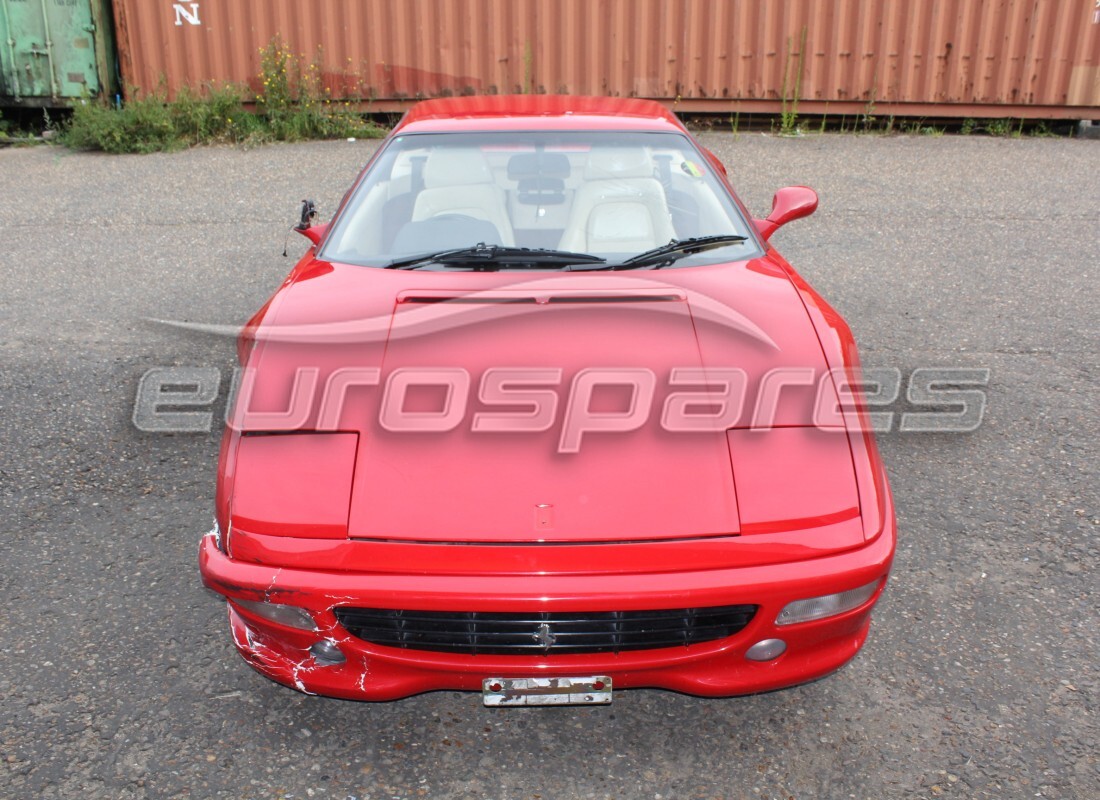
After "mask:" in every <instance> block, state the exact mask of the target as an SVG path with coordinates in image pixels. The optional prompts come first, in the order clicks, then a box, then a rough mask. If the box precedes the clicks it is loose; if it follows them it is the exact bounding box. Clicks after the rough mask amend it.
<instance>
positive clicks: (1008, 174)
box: [0, 134, 1100, 800]
mask: <svg viewBox="0 0 1100 800" xmlns="http://www.w3.org/2000/svg"><path fill="white" fill-rule="evenodd" d="M703 138H704V140H705V142H706V143H707V144H708V145H709V146H710V147H712V148H713V149H714V150H715V151H716V152H717V154H718V155H719V156H720V157H721V158H722V159H723V161H724V162H725V163H726V164H727V165H729V169H730V175H731V178H732V180H733V182H734V184H735V185H736V186H738V187H739V189H740V192H741V194H742V197H743V198H744V199H745V200H746V202H747V203H748V204H749V206H750V207H751V208H752V209H753V210H755V211H757V212H758V213H761V212H765V211H766V210H767V209H768V208H769V203H770V197H771V192H772V191H773V190H774V189H775V188H777V187H779V186H783V185H787V184H792V183H805V184H808V185H811V186H814V187H815V188H817V190H818V191H819V193H820V195H821V207H820V210H819V212H818V213H817V214H816V215H815V216H814V217H811V218H810V219H807V220H803V221H799V222H797V223H794V224H792V225H791V226H790V227H789V228H787V229H785V230H783V231H781V232H780V233H779V234H777V236H776V238H775V242H776V244H777V246H778V247H779V248H780V250H781V251H782V252H783V253H784V255H785V256H787V258H788V259H789V260H790V261H792V262H793V263H794V264H795V265H796V266H797V267H798V268H799V269H800V271H801V272H802V273H803V274H804V275H805V276H806V277H807V278H808V279H809V280H810V281H811V283H813V284H814V285H815V287H816V288H818V290H819V291H821V292H822V293H823V294H824V295H825V296H826V297H828V298H829V299H830V300H831V301H832V302H833V304H834V305H835V306H836V307H837V308H838V310H840V311H841V313H843V314H844V315H845V316H846V318H847V319H848V321H849V322H850V324H851V325H852V328H853V329H854V331H855V333H856V336H857V338H858V340H859V341H860V343H861V346H862V352H863V355H864V360H865V362H866V363H867V364H869V365H875V366H890V367H894V366H896V367H899V368H900V369H902V370H903V371H904V372H906V373H908V371H910V370H912V369H913V368H916V367H921V366H935V367H940V366H973V367H988V368H990V369H991V370H992V378H991V380H990V384H989V387H988V410H987V414H986V419H985V423H984V424H983V426H982V427H981V428H980V429H979V430H977V431H976V432H974V433H971V434H966V435H946V434H943V435H929V434H901V433H897V432H894V433H890V434H884V435H882V436H881V437H880V446H881V449H882V451H883V454H884V457H885V459H886V462H887V466H888V470H889V474H890V478H891V480H892V484H893V489H894V493H895V498H896V502H897V510H898V522H899V530H900V538H899V548H898V554H897V559H896V562H895V567H894V573H893V577H892V579H891V583H890V585H889V588H888V590H887V593H886V595H885V596H884V598H883V600H882V602H881V603H880V605H879V607H878V609H877V610H876V613H875V622H874V624H873V626H872V631H871V637H870V640H869V641H868V644H867V645H866V647H865V649H864V650H863V651H862V653H861V654H860V655H859V656H858V657H857V658H856V660H855V661H854V662H852V663H851V664H850V665H849V666H848V667H846V668H845V669H843V670H842V671H840V672H839V673H837V674H836V675H834V676H832V677H829V678H827V679H825V680H823V681H820V682H818V683H815V684H812V685H809V686H804V687H800V688H796V689H791V690H788V691H784V692H779V693H774V694H769V695H761V696H756V697H748V698H735V699H728V700H704V699H698V698H692V697H686V696H682V695H678V694H673V693H669V692H660V691H646V690H639V691H632V692H624V693H621V694H619V695H618V696H617V698H616V700H615V703H614V705H613V706H611V707H610V708H563V709H545V710H507V711H499V710H497V711H494V710H489V709H484V708H482V707H481V705H480V700H479V698H478V697H477V696H476V695H471V694H461V693H448V692H442V693H433V694H428V695H423V696H419V697H415V698H411V699H407V700H403V701H400V702H395V703H386V704H362V703H353V702H345V701H338V700H326V699H321V698H315V697H307V696H305V695H301V694H298V693H296V692H294V691H291V690H289V689H285V688H282V687H280V686H277V685H275V684H273V683H271V682H269V681H267V680H266V679H265V678H263V677H261V676H260V675H258V674H256V673H254V672H253V671H252V670H251V669H250V668H249V667H248V666H247V665H246V664H245V663H244V662H243V661H242V660H241V659H240V658H239V657H238V656H237V655H236V653H235V651H234V650H233V648H232V647H231V644H230V639H229V634H228V630H227V625H226V619H225V609H224V605H223V604H222V603H220V602H218V601H217V600H216V599H215V598H213V597H212V596H211V595H209V594H207V593H206V592H204V591H203V590H202V589H201V587H200V583H199V576H198V569H197V566H196V550H197V544H198V541H199V537H200V535H201V533H203V532H204V531H206V530H207V529H208V528H209V526H210V518H211V508H212V502H213V486H214V471H215V457H216V452H217V443H218V436H217V434H216V433H211V434H210V435H202V434H199V435H174V436H169V435H154V434H143V433H140V432H138V431H137V430H135V429H134V427H133V426H132V424H131V422H130V414H131V412H132V408H133V402H134V396H135V391H136V389H137V384H138V379H139V377H140V376H141V375H142V373H143V372H144V371H145V370H147V369H149V368H150V367H154V366H167V365H175V364H184V365H200V366H215V367H218V368H219V369H221V370H222V371H223V376H224V377H225V379H226V382H228V376H229V370H230V369H231V367H232V363H233V352H232V347H231V345H230V344H229V343H228V342H226V341H224V340H221V339H218V338H216V337H208V336H202V335H196V334H189V333H183V332H180V331H178V330H174V329H171V328H167V327H164V326H161V325H158V324H155V323H151V322H148V321H146V320H147V319H148V318H157V319H179V320H191V321H196V322H215V323H234V324H236V323H241V322H243V321H244V320H245V319H246V318H247V317H248V316H249V315H250V314H251V313H252V312H253V311H254V310H255V309H257V308H258V307H259V306H260V304H261V303H262V302H263V301H264V300H265V299H266V298H267V296H268V295H269V294H270V293H271V292H272V291H273V290H274V289H275V287H276V286H278V284H279V283H280V281H281V280H282V278H283V277H284V275H285V274H286V272H287V270H288V269H289V268H290V266H291V263H292V260H287V259H283V258H282V257H280V252H281V249H282V245H283V237H284V233H285V231H286V229H287V226H288V225H289V223H290V222H291V220H292V218H293V216H294V214H295V212H296V207H297V202H298V200H299V199H301V198H302V197H306V196H311V197H315V198H317V200H318V203H319V205H320V207H321V209H322V210H326V209H328V210H331V209H332V208H333V207H334V206H335V204H336V203H337V201H338V200H339V198H340V196H341V194H342V193H343V191H344V189H345V188H346V187H347V186H348V185H349V183H350V182H351V180H352V179H353V178H354V176H355V174H356V172H357V170H358V168H359V167H360V166H361V165H362V163H363V162H364V161H365V159H366V158H367V156H368V154H369V153H370V152H371V150H372V148H373V147H374V144H373V143H369V142H357V143H348V142H333V143H317V144H305V145H297V146H273V147H265V148H261V149H256V150H251V151H239V150H235V149H230V148H201V149H196V150H193V151H188V152H183V153H178V154H172V155H153V156H141V157H109V156H101V155H78V154H72V153H69V152H67V151H65V150H63V149H59V148H47V147H40V148H35V149H9V150H2V151H0V189H2V191H0V219H2V220H3V221H4V222H3V224H2V232H3V233H2V236H0V329H2V331H3V336H2V337H0V364H2V369H0V403H2V411H0V533H2V536H0V598H2V600H0V697H2V704H0V798H32V797H43V798H72V797H80V798H144V797H188V796H190V797H200V798H213V797H219V798H220V797H225V798H270V797H295V798H304V797H320V798H346V797H349V796H351V797H355V798H360V799H361V798H416V797H459V798H465V797H469V798H502V799H503V798H547V799H552V798H573V797H593V798H605V797H608V798H611V797H614V798H652V799H653V800H669V799H671V798H712V797H713V798H741V797H748V798H756V797H761V798H791V797H793V798H800V799H801V798H818V797H820V798H870V799H871V800H878V799H879V798H924V797H959V798H1024V797H1029V798H1030V797H1041V798H1087V797H1097V796H1100V762H1098V751H1097V747H1096V743H1097V742H1098V741H1100V730H1098V725H1097V718H1096V714H1097V700H1098V698H1097V690H1098V683H1097V656H1098V653H1097V635H1098V634H1097V630H1098V625H1097V623H1098V611H1097V609H1098V606H1100V597H1098V591H1097V589H1098V585H1100V583H1098V581H1097V578H1096V574H1095V573H1096V567H1097V553H1098V545H1097V532H1098V530H1100V527H1098V524H1100V488H1098V487H1100V480H1098V468H1097V466H1098V463H1100V453H1098V444H1097V441H1098V438H1100V437H1098V434H1100V425H1098V423H1097V417H1096V414H1097V409H1098V406H1100V403H1098V402H1097V401H1098V393H1097V389H1098V384H1100V359H1098V353H1100V310H1098V309H1100V291H1098V289H1097V280H1098V278H1100V274H1098V267H1097V265H1098V264H1100V180H1098V178H1097V174H1098V172H1100V169H1098V168H1100V144H1098V143H1097V142H1093V141H1080V140H1062V139H1022V140H1002V139H989V138H978V137H944V138H935V137H892V138H883V137H874V136H837V135H823V136H807V137H804V138H800V139H780V138H775V137H772V136H765V135H761V134H741V135H740V136H737V137H734V136H732V135H722V134H708V135H705V136H704V137H703ZM291 250H292V255H298V254H300V253H301V252H302V251H303V250H304V242H302V241H301V240H294V241H292V242H291ZM224 394H225V391H224V389H223V393H222V397H224ZM219 408H220V406H219ZM896 408H897V410H899V411H901V410H906V409H907V408H911V406H908V405H907V403H906V401H905V399H904V396H903V398H902V399H901V400H899V402H898V403H897V404H896Z"/></svg>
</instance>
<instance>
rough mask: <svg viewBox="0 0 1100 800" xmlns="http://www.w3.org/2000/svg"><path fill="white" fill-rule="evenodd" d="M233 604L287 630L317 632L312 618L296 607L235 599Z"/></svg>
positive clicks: (306, 612) (302, 609)
mask: <svg viewBox="0 0 1100 800" xmlns="http://www.w3.org/2000/svg"><path fill="white" fill-rule="evenodd" d="M233 603H235V604H236V605H238V606H240V607H241V608H243V609H245V610H246V611H251V612H252V613H253V614H255V615H256V616H258V617H263V618H264V619H266V620H269V621H271V622H277V623H278V624H279V625H286V626H287V627H288V628H297V629H298V630H302V631H315V630H317V624H316V623H315V622H314V621H313V617H311V616H310V615H309V612H308V611H306V610H305V609H304V608H298V606H284V605H280V604H279V603H261V602H257V601H255V600H238V599H237V598H235V597H234V598H233Z"/></svg>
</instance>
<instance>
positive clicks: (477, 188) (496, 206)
mask: <svg viewBox="0 0 1100 800" xmlns="http://www.w3.org/2000/svg"><path fill="white" fill-rule="evenodd" d="M440 214H464V215H465V216H468V217H473V218H474V219H480V220H485V221H486V222H490V223H492V224H493V225H494V226H496V229H497V231H498V232H499V233H500V241H501V243H502V244H505V245H508V246H512V245H514V244H515V236H514V235H513V233H512V223H511V222H510V221H509V220H508V206H507V196H506V195H505V192H504V189H502V188H501V187H500V186H498V185H497V183H496V181H495V180H494V179H493V172H492V170H491V169H490V168H489V163H488V162H487V161H486V160H485V156H483V155H482V154H481V151H480V150H478V149H476V148H449V147H448V148H440V149H438V150H433V151H432V153H431V155H429V156H428V160H427V161H426V162H425V163H424V188H423V189H422V190H421V191H420V194H418V195H417V197H416V203H415V204H414V205H413V213H412V219H413V222H420V221H421V220H426V219H431V218H432V217H437V216H439V215H440Z"/></svg>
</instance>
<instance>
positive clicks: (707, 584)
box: [200, 513, 895, 700]
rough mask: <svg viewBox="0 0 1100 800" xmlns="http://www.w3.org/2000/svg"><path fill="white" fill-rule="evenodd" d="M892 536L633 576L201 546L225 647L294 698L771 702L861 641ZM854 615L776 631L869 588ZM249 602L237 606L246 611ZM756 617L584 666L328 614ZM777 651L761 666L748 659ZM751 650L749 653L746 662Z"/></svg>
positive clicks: (830, 667)
mask: <svg viewBox="0 0 1100 800" xmlns="http://www.w3.org/2000/svg"><path fill="white" fill-rule="evenodd" d="M887 518H888V519H889V520H890V523H889V524H888V525H887V526H886V527H885V528H884V530H883V531H882V532H881V533H880V534H879V535H878V536H876V537H875V538H874V539H872V540H871V541H869V542H867V543H865V544H864V545H863V546H861V547H857V548H854V549H851V550H847V551H844V552H841V553H837V554H834V555H829V556H824V557H818V558H809V559H805V560H801V561H794V562H790V563H776V564H768V565H756V566H748V567H724V568H721V569H705V568H700V569H696V570H688V571H679V570H678V571H670V572H653V571H650V572H647V573H646V574H638V573H634V572H624V573H622V574H601V575H538V574H514V573H509V574H501V573H493V572H489V571H484V572H482V573H481V574H469V573H464V574H423V573H417V572H415V571H414V570H415V566H414V565H413V564H411V563H410V565H409V568H408V571H407V572H405V573H404V574H395V573H393V572H387V573H373V572H370V571H368V570H365V569H357V570H356V571H340V570H339V569H316V568H308V569H307V568H302V567H301V566H295V567H280V566H272V565H268V564H261V563H253V562H248V561H243V560H240V559H234V558H231V557H230V556H228V555H226V554H225V553H223V552H222V551H221V550H220V549H219V547H218V542H217V540H216V537H214V536H212V535H211V536H206V537H204V539H203V541H202V545H201V550H200V566H201V571H202V576H203V581H204V583H205V584H206V586H207V587H209V588H210V589H212V590H213V591H215V592H217V593H218V594H221V595H224V596H225V597H227V598H228V599H229V622H230V628H231V630H232V634H233V641H234V643H235V644H236V647H237V649H238V650H239V651H240V653H241V655H242V656H243V657H244V658H245V659H246V660H247V661H248V662H249V663H250V664H251V665H252V666H253V667H254V668H256V669H257V670H258V671H259V672H261V673H262V674H264V675H266V676H267V677H269V678H271V679H273V680H275V681H277V682H279V683H281V684H284V685H286V686H289V687H293V688H296V689H298V690H299V691H302V692H306V693H310V694H321V695H327V696H332V697H342V698H348V699H357V700H392V699H397V698H401V697H406V696H409V695H413V694H418V693H420V692H426V691H432V690H466V691H481V690H482V686H483V681H484V679H485V678H486V677H488V676H502V677H505V678H512V677H515V678H523V677H533V676H539V677H552V676H562V677H569V676H578V675H580V676H583V675H608V676H610V677H611V678H612V679H613V680H614V685H615V688H616V689H624V688H635V687H659V688H664V689H670V690H674V691H679V692H684V693H688V694H695V695H703V696H729V695H740V694H752V693H755V692H762V691H771V690H774V689H780V688H784V687H787V686H793V685H796V684H799V683H804V682H807V681H811V680H815V679H817V678H820V677H823V676H825V675H827V674H829V673H831V672H833V671H835V670H837V669H839V668H840V667H841V666H843V665H844V664H845V663H847V662H848V661H849V660H850V659H851V658H852V657H854V656H855V654H856V653H857V652H858V651H859V649H860V647H861V646H862V645H863V642H864V640H865V639H866V637H867V632H868V628H869V625H870V617H871V609H872V607H873V606H874V604H875V602H876V601H877V599H878V597H879V595H880V594H881V592H882V589H883V587H884V586H885V583H886V577H887V575H888V573H889V569H890V564H891V561H892V558H893V554H894V546H895V531H894V525H893V515H892V513H891V514H890V515H888V517H887ZM876 581H877V586H876V588H875V590H874V591H873V593H872V594H871V596H870V597H869V599H867V600H866V601H865V602H862V603H861V604H860V605H859V606H858V607H855V608H852V609H850V610H847V611H844V612H843V613H839V614H836V615H834V616H830V617H828V618H825V619H817V620H813V621H807V622H802V623H799V624H792V625H782V624H780V625H777V624H776V618H777V616H778V615H779V614H780V612H781V611H782V610H783V609H784V608H785V607H787V606H788V604H790V603H792V602H794V601H799V600H803V599H805V598H813V597H818V596H823V595H829V594H830V593H837V592H846V591H850V590H852V589H853V588H854V587H857V586H865V585H867V584H869V583H872V582H876ZM242 601H243V602H242ZM257 602H260V603H275V604H281V605H286V606H292V607H295V608H298V609H303V610H304V611H306V612H308V618H311V619H312V620H313V622H314V624H313V626H312V628H311V629H309V630H306V629H304V626H303V627H296V626H294V625H292V624H291V625H288V624H283V623H281V622H276V621H273V620H272V619H269V618H267V617H265V616H263V615H261V614H257V613H255V611H254V610H253V609H254V608H255V606H252V605H250V604H254V603H257ZM742 603H743V604H753V605H756V606H757V607H758V611H757V612H756V614H755V615H754V616H753V618H752V620H751V621H750V622H749V623H748V625H747V626H746V627H745V628H744V629H743V630H741V631H740V632H738V633H736V634H735V635H732V636H729V637H727V638H723V639H719V640H716V641H710V642H704V643H699V644H691V645H686V646H677V647H663V648H661V649H654V650H633V651H623V652H617V653H613V652H601V653H585V654H561V655H556V654H555V655H550V656H537V655H523V656H513V655H488V654H476V655H474V654H468V653H445V652H434V651H426V650H417V649H409V648H397V647H389V646H382V645H377V644H373V643H370V642H367V641H364V640H362V639H359V638H356V637H355V636H353V635H352V634H351V633H349V632H348V631H347V630H346V629H344V628H343V627H342V626H341V625H340V624H339V622H338V620H337V618H336V614H335V612H334V609H336V608H338V607H341V606H366V607H374V608H382V609H387V608H388V609H416V610H420V611H431V610H435V611H455V610H478V611H532V612H537V611H580V610H584V611H594V612H598V611H611V610H623V609H636V610H638V609H640V610H645V609H666V608H707V607H711V606H723V605H734V604H742ZM773 640H781V642H782V644H783V648H782V649H781V650H780V651H779V654H778V655H777V656H776V657H775V658H773V659H771V660H767V661H761V660H757V659H755V658H754V657H753V653H758V652H759V651H760V649H761V648H760V647H759V645H761V644H762V643H764V642H770V641H773ZM754 646H756V650H755V651H753V652H751V653H750V650H752V648H754Z"/></svg>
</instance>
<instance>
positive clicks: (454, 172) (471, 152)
mask: <svg viewBox="0 0 1100 800" xmlns="http://www.w3.org/2000/svg"><path fill="white" fill-rule="evenodd" d="M476 183H493V172H492V170H491V169H489V163H488V162H487V161H486V160H485V156H483V155H482V154H481V151H480V150H478V149H477V148H473V147H461V148H459V147H441V148H438V149H436V150H432V152H431V155H429V156H428V160H427V162H426V163H425V164H424V186H425V187H426V188H428V189H435V188H438V187H441V186H469V185H470V184H476Z"/></svg>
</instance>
